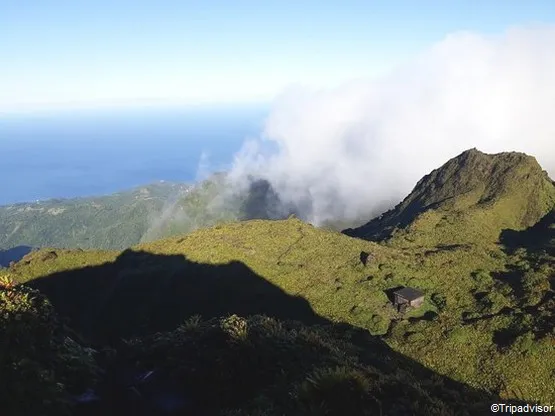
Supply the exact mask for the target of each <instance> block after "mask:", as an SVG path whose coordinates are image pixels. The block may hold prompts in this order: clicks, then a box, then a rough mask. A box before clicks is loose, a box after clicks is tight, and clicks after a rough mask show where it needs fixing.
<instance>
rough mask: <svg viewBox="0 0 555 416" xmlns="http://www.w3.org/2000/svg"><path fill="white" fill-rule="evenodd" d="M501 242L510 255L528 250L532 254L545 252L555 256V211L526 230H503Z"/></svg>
mask: <svg viewBox="0 0 555 416" xmlns="http://www.w3.org/2000/svg"><path fill="white" fill-rule="evenodd" d="M499 241H500V243H501V244H502V245H503V246H504V250H505V252H507V253H508V254H513V253H514V252H515V251H516V250H517V249H519V248H526V249H527V250H528V251H529V252H531V253H534V252H539V251H543V250H545V251H546V252H547V253H548V254H549V255H551V256H555V209H554V210H551V211H550V212H549V213H548V214H547V215H545V216H544V217H543V218H542V219H541V220H540V221H539V222H538V223H537V224H535V225H534V226H532V227H530V228H527V229H526V230H523V231H515V230H510V229H505V230H503V231H502V232H501V235H500V237H499Z"/></svg>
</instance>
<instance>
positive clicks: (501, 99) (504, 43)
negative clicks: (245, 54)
mask: <svg viewBox="0 0 555 416" xmlns="http://www.w3.org/2000/svg"><path fill="white" fill-rule="evenodd" d="M553 45H555V27H553V26H548V27H545V26H544V27H533V28H513V29H510V30H508V31H506V32H505V33H503V34H501V35H495V36H484V35H480V34H475V33H467V32H462V33H456V34H452V35H449V36H447V37H446V38H445V39H444V40H442V41H441V42H439V43H437V44H436V45H433V46H432V47H431V48H430V49H428V50H426V51H424V52H423V53H422V54H420V55H419V56H418V57H417V58H416V59H415V60H414V61H412V62H408V63H406V65H404V66H403V67H400V68H397V69H396V70H395V71H393V72H391V73H390V74H388V75H386V76H384V77H382V78H381V79H379V80H373V81H353V82H351V83H347V84H345V85H342V86H340V87H338V88H335V89H330V90H321V91H317V90H309V89H306V88H303V87H292V88H290V89H289V90H287V91H285V92H284V93H283V94H282V95H281V96H280V97H279V98H278V99H277V100H276V102H275V105H274V107H273V109H272V111H271V113H270V116H269V117H268V119H267V122H266V125H265V128H264V131H263V133H262V135H261V137H260V138H259V139H257V140H251V141H249V142H247V143H246V144H245V146H244V148H243V149H242V151H241V152H240V153H239V154H238V155H237V156H236V159H235V164H234V167H233V169H232V172H231V178H232V180H234V181H235V183H236V184H238V185H240V186H245V185H244V183H243V182H242V179H243V178H246V177H247V176H248V175H253V176H255V177H258V178H263V179H266V180H268V181H269V182H270V183H271V184H272V186H273V187H274V189H275V190H276V191H277V193H278V194H279V196H280V198H281V199H282V201H284V202H286V203H292V204H294V205H295V206H297V207H301V209H300V211H301V215H302V216H303V217H304V219H306V220H308V221H310V222H312V223H313V224H315V225H321V224H323V223H325V222H327V221H330V220H335V221H337V220H344V221H353V220H355V221H356V220H361V219H363V220H368V219H370V217H372V216H374V215H377V214H379V213H381V212H383V211H384V210H385V209H387V208H389V207H391V206H392V205H394V204H395V203H397V202H399V201H400V200H401V199H402V198H403V197H404V196H406V194H408V193H409V192H410V191H411V189H412V188H413V187H414V185H415V184H416V182H417V181H418V180H419V179H420V178H421V177H422V176H423V175H425V174H427V173H429V172H430V171H431V170H432V169H435V168H437V167H439V166H440V165H442V164H443V163H444V162H446V161H447V160H448V159H449V158H451V157H454V156H456V155H457V154H459V153H461V152H462V151H464V150H466V149H469V148H472V147H477V148H478V149H479V150H481V151H484V152H487V153H495V152H501V151H522V152H526V153H528V154H531V155H534V156H536V158H537V159H538V161H539V162H540V164H542V166H543V167H544V169H546V170H548V172H549V173H550V175H551V177H555V146H554V143H555V47H554V46H553Z"/></svg>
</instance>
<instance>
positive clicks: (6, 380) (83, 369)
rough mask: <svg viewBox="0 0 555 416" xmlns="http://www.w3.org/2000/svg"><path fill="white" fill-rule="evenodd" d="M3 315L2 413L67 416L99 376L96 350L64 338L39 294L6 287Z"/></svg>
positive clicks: (0, 298) (1, 296)
mask: <svg viewBox="0 0 555 416" xmlns="http://www.w3.org/2000/svg"><path fill="white" fill-rule="evenodd" d="M0 311H1V312H0V339H1V340H2V349H1V350H0V373H1V374H2V376H1V377H0V403H2V414H6V415H13V416H19V415H22V416H23V415H32V414H37V415H38V414H40V415H45V414H56V415H64V414H68V412H69V395H70V394H72V393H76V392H78V391H79V390H80V389H82V388H84V386H85V385H91V384H93V383H94V380H95V378H96V376H97V370H98V368H97V366H96V363H95V361H94V358H93V357H92V354H93V352H94V351H93V350H90V349H87V348H83V347H82V346H80V345H79V344H77V343H76V342H75V341H73V340H72V339H71V338H69V337H68V336H67V335H66V334H65V333H64V331H63V328H62V327H61V325H60V324H59V322H58V320H57V318H56V315H55V313H54V310H53V308H52V305H51V304H50V302H49V301H48V300H47V299H46V298H45V297H44V296H42V295H41V294H40V293H39V292H37V291H34V290H31V289H29V288H27V287H24V286H15V287H8V286H6V285H3V286H2V287H0Z"/></svg>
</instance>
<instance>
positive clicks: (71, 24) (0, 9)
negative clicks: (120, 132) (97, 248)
mask: <svg viewBox="0 0 555 416" xmlns="http://www.w3.org/2000/svg"><path fill="white" fill-rule="evenodd" d="M553 21H555V2H554V1H553V0H544V1H539V0H526V1H524V0H466V1H455V0H435V1H432V0H420V1H416V0H387V1H371V0H361V1H355V0H341V1H339V0H338V1H332V0H327V1H326V0H318V1H306V0H295V1H293V0H281V1H275V0H266V1H241V0H236V1H231V0H225V1H214V0H203V1H184V0H182V1H164V0H158V1H149V2H146V1H141V0H134V1H127V0H119V1H118V0H109V1H106V0H94V1H88V0H80V1H73V2H72V1H67V0H66V1H60V0H48V1H44V0H0V111H2V112H10V111H22V110H23V111H25V110H29V109H34V110H36V109H39V110H40V109H52V108H65V107H70V108H71V107H79V106H111V105H123V106H132V105H137V104H139V105H142V104H145V103H146V104H160V103H170V104H200V103H223V102H229V103H233V102H268V101H271V100H272V99H274V98H275V97H276V96H278V95H279V94H280V93H281V92H282V91H283V90H285V89H287V88H288V87H290V86H291V85H303V86H309V87H313V88H332V87H335V86H337V85H340V84H342V83H345V82H349V81H351V80H356V79H361V78H365V79H366V78H375V77H380V76H382V75H383V74H386V73H388V72H389V71H391V70H392V69H393V68H395V67H397V66H399V65H402V64H403V63H404V62H406V61H410V60H411V59H413V58H414V57H415V56H417V55H418V54H419V53H421V52H422V50H425V49H426V48H427V47H429V46H430V45H432V44H435V43H437V42H440V41H442V40H443V39H444V38H445V37H446V36H448V35H449V34H451V33H456V32H460V31H470V32H479V33H481V34H484V35H487V34H495V33H501V32H503V31H504V30H506V29H507V28H509V27H511V26H514V25H523V24H527V25H541V24H548V23H551V22H553Z"/></svg>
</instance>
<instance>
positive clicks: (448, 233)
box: [345, 149, 555, 245]
mask: <svg viewBox="0 0 555 416" xmlns="http://www.w3.org/2000/svg"><path fill="white" fill-rule="evenodd" d="M553 206H555V186H554V183H553V181H552V180H551V179H550V178H549V177H548V175H547V173H546V172H545V171H543V170H542V168H541V166H540V165H539V164H538V162H537V161H536V159H535V158H533V157H532V156H528V155H525V154H523V153H517V152H511V153H499V154H494V155H488V154H485V153H482V152H480V151H478V150H477V149H471V150H467V151H466V152H463V153H462V154H460V155H459V156H457V157H455V158H453V159H451V160H449V161H448V162H447V163H445V164H444V165H443V166H441V167H440V168H438V169H436V170H434V171H433V172H431V173H430V174H429V175H426V176H425V177H424V178H422V179H421V180H420V181H419V182H418V183H417V184H416V186H415V188H414V190H413V191H412V192H411V193H410V194H409V195H408V196H407V197H406V198H405V199H404V200H403V201H402V202H401V203H400V204H399V205H397V206H396V207H395V208H394V209H392V210H390V211H388V212H386V213H384V214H382V215H381V216H380V217H378V218H375V219H373V220H372V221H370V222H369V223H367V224H365V225H363V226H361V227H359V228H355V229H349V230H346V231H345V233H346V234H348V235H351V236H355V237H360V238H365V239H369V240H388V239H392V240H393V241H395V243H396V244H398V245H399V244H404V243H406V244H412V245H414V244H422V245H430V244H440V243H442V244H457V243H459V244H464V243H483V242H497V241H498V238H499V235H500V232H501V231H502V230H504V229H510V230H522V229H525V228H528V227H530V226H532V225H534V224H536V223H537V222H538V221H539V220H540V219H541V218H542V217H543V216H544V215H546V214H547V213H548V212H549V211H550V210H551V209H552V207H553Z"/></svg>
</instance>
